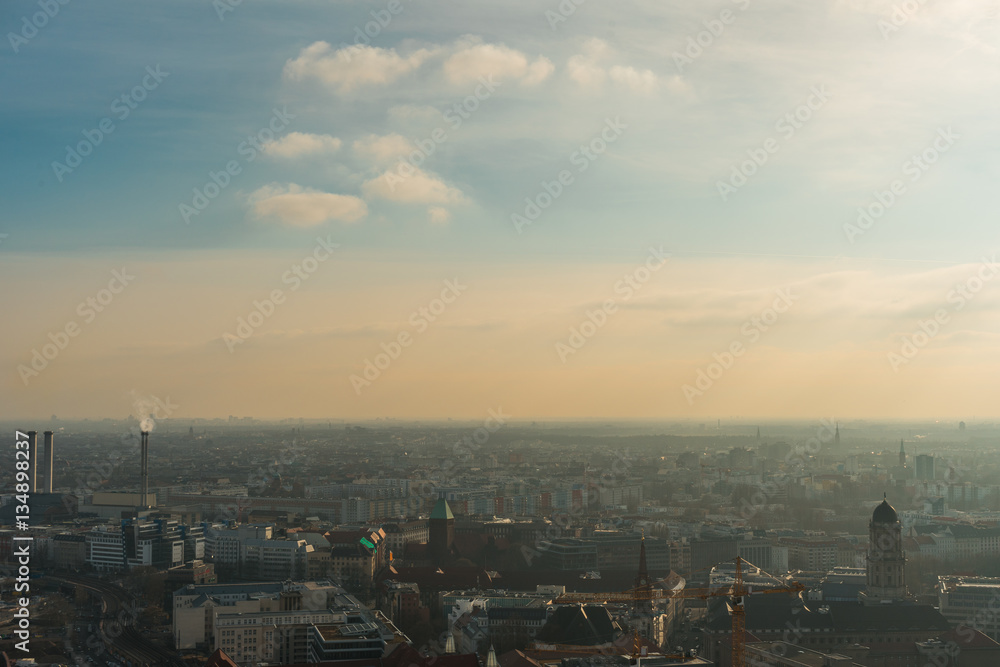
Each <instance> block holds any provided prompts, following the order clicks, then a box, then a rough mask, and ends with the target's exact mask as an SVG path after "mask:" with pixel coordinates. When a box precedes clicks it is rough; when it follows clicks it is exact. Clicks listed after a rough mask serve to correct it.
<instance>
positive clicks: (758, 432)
mask: <svg viewBox="0 0 1000 667" xmlns="http://www.w3.org/2000/svg"><path fill="white" fill-rule="evenodd" d="M757 439H758V440H760V426H758V427H757Z"/></svg>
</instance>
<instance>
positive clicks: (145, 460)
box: [139, 431, 149, 509]
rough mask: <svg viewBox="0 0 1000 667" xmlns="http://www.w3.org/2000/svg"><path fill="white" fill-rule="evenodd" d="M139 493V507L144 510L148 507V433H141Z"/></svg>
mask: <svg viewBox="0 0 1000 667" xmlns="http://www.w3.org/2000/svg"><path fill="white" fill-rule="evenodd" d="M140 474H141V479H142V483H141V484H140V487H141V488H140V489H139V493H141V494H142V495H141V496H140V498H139V506H140V507H141V508H142V509H146V508H147V507H148V505H147V504H146V496H147V495H148V494H149V431H143V432H142V472H141V473H140Z"/></svg>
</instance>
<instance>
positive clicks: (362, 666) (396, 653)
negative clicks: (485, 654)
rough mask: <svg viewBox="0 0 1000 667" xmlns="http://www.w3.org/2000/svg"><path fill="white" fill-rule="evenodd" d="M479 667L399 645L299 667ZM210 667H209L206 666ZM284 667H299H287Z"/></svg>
mask: <svg viewBox="0 0 1000 667" xmlns="http://www.w3.org/2000/svg"><path fill="white" fill-rule="evenodd" d="M432 665H433V667H479V658H478V656H476V654H475V653H459V654H445V655H438V656H423V655H420V653H418V652H417V650H416V649H414V648H413V647H412V646H410V645H409V644H399V645H397V646H396V648H395V649H393V651H392V652H391V653H390V654H389V655H387V656H385V657H382V658H368V659H359V660H335V661H325V662H313V663H301V667H431V666H432ZM206 667H210V666H206ZM286 667H300V665H298V664H297V665H287V666H286Z"/></svg>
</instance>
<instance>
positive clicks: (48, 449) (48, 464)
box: [43, 431, 56, 493]
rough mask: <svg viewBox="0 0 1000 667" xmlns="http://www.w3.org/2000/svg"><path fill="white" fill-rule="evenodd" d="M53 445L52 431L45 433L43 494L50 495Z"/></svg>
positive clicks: (53, 455) (54, 453)
mask: <svg viewBox="0 0 1000 667" xmlns="http://www.w3.org/2000/svg"><path fill="white" fill-rule="evenodd" d="M54 447H55V445H53V444H52V431H46V432H45V462H44V464H43V469H44V471H45V493H52V461H53V460H54V459H55V457H56V452H55V449H53V448H54Z"/></svg>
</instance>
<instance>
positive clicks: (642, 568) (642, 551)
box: [639, 530, 649, 584]
mask: <svg viewBox="0 0 1000 667" xmlns="http://www.w3.org/2000/svg"><path fill="white" fill-rule="evenodd" d="M639 578H640V579H642V580H643V582H642V583H643V584H645V583H647V582H648V581H649V572H647V570H646V531H645V530H643V531H642V540H641V541H640V542H639Z"/></svg>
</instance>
